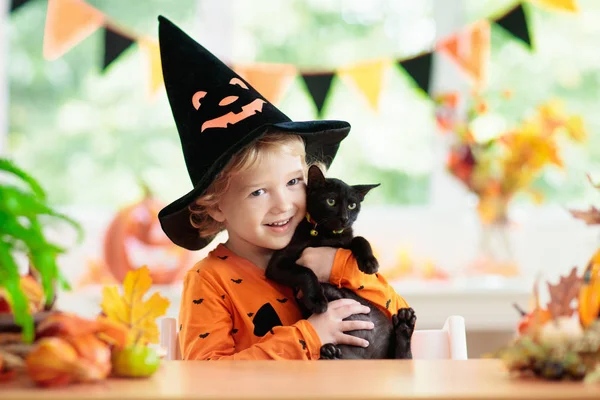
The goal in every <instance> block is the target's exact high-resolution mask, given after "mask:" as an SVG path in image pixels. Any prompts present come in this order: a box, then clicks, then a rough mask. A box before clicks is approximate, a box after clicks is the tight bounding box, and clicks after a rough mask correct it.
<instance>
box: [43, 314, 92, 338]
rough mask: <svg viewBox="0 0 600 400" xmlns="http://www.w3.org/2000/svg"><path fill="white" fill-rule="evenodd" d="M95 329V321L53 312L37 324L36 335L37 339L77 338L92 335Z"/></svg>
mask: <svg viewBox="0 0 600 400" xmlns="http://www.w3.org/2000/svg"><path fill="white" fill-rule="evenodd" d="M96 329H97V324H96V321H93V320H89V319H84V318H81V317H79V316H77V315H76V314H71V313H65V312H54V313H52V314H50V316H48V317H47V318H45V319H44V320H43V321H42V322H40V323H39V325H38V327H37V329H36V334H37V336H38V337H48V336H79V335H85V334H88V333H94V332H95V331H96Z"/></svg>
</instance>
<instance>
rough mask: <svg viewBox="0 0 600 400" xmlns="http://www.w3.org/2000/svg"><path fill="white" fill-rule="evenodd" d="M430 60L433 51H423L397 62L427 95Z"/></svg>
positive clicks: (429, 79) (429, 78)
mask: <svg viewBox="0 0 600 400" xmlns="http://www.w3.org/2000/svg"><path fill="white" fill-rule="evenodd" d="M432 60H433V53H425V54H421V55H418V56H417V57H414V58H409V59H408V60H403V61H399V62H398V65H399V66H400V67H402V69H404V70H405V71H406V72H407V73H408V74H409V75H410V76H411V77H412V78H413V80H414V81H415V83H416V84H417V86H419V87H420V88H421V89H422V90H423V91H424V92H425V93H426V94H427V95H429V83H430V81H431V61H432Z"/></svg>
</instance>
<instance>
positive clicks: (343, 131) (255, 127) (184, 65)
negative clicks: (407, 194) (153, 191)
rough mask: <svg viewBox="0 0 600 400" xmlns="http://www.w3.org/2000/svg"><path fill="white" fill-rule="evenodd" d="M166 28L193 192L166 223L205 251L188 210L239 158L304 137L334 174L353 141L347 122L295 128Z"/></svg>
mask: <svg viewBox="0 0 600 400" xmlns="http://www.w3.org/2000/svg"><path fill="white" fill-rule="evenodd" d="M158 21H159V43H160V56H161V63H162V73H163V79H164V83H165V88H166V91H167V97H168V99H169V104H170V106H171V111H172V112H173V118H174V119H175V124H176V126H177V130H178V132H179V139H180V141H181V147H182V149H183V155H184V159H185V163H186V166H187V170H188V173H189V176H190V179H191V181H192V185H193V189H192V190H191V191H190V192H188V193H187V194H185V195H184V196H182V197H181V198H179V199H177V200H175V201H174V202H172V203H171V204H169V205H168V206H166V207H165V208H163V209H162V210H161V211H160V212H159V214H158V218H159V220H160V224H161V226H162V229H163V231H164V232H165V233H166V235H167V236H168V237H169V239H171V240H172V241H173V243H175V244H177V245H179V246H181V247H183V248H186V249H188V250H199V249H202V248H203V247H205V246H206V245H208V244H209V243H210V242H211V241H212V239H214V237H208V238H202V237H200V234H199V232H198V229H196V228H194V227H193V226H192V225H191V223H190V211H189V209H188V206H189V205H190V204H191V203H192V202H193V201H194V200H195V199H196V198H197V197H198V196H200V195H202V194H203V193H204V191H205V190H206V189H207V188H208V187H209V185H210V184H211V183H212V181H213V180H214V179H215V177H216V175H217V174H218V173H219V172H220V171H221V170H222V169H223V168H224V167H225V165H226V164H227V162H228V161H229V160H230V159H231V158H232V156H233V155H234V154H235V153H237V152H239V151H240V150H241V149H243V148H244V147H245V146H247V145H249V144H250V143H252V142H253V141H254V140H256V139H258V138H260V137H261V136H263V135H264V134H265V133H267V131H268V130H269V129H275V130H277V131H278V132H283V133H290V134H296V135H299V136H301V137H302V138H303V139H304V141H305V143H306V152H307V156H308V157H309V158H310V159H312V160H318V161H321V162H323V163H324V164H325V165H326V166H329V165H330V164H331V162H332V161H333V159H334V157H335V155H336V153H337V151H338V148H339V145H340V142H341V141H342V140H343V139H344V138H345V137H346V136H347V135H348V132H349V131H350V124H349V123H347V122H345V121H321V120H317V121H292V120H290V118H288V117H287V116H286V115H285V114H284V113H282V112H281V111H280V110H278V109H277V108H276V107H275V106H274V105H273V104H271V103H270V102H269V101H268V100H267V99H265V98H264V97H263V96H262V95H261V94H260V93H258V91H256V90H255V89H254V88H253V87H252V86H251V85H250V84H249V83H248V82H246V81H245V80H244V79H243V78H242V77H240V76H239V75H237V74H236V73H235V72H234V71H232V70H231V69H230V68H229V67H228V66H227V65H225V64H224V63H223V62H222V61H220V60H219V59H218V58H216V57H215V56H214V55H213V54H211V53H210V52H209V51H208V50H207V49H205V48H204V47H202V46H201V45H200V44H199V43H197V42H196V41H195V40H193V39H192V38H191V37H189V36H188V35H187V34H186V33H185V32H183V31H182V30H181V29H179V28H178V27H177V26H175V25H174V24H173V23H172V22H171V21H169V20H168V19H166V18H165V17H163V16H159V17H158Z"/></svg>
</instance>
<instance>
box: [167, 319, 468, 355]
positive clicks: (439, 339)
mask: <svg viewBox="0 0 600 400" xmlns="http://www.w3.org/2000/svg"><path fill="white" fill-rule="evenodd" d="M411 344H412V346H411V348H412V353H413V359H421V360H432V359H450V360H466V359H467V358H468V357H467V334H466V329H465V319H464V318H463V317H461V316H458V315H453V316H450V317H448V318H447V319H446V322H445V323H444V326H443V327H442V329H422V330H415V331H414V333H413V336H412V343H411ZM160 346H161V347H162V348H163V349H164V350H165V353H166V355H165V360H180V359H181V353H180V351H179V340H178V335H177V320H176V319H175V318H162V320H161V322H160Z"/></svg>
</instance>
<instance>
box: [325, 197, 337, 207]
mask: <svg viewBox="0 0 600 400" xmlns="http://www.w3.org/2000/svg"><path fill="white" fill-rule="evenodd" d="M327 204H328V205H330V206H332V207H333V206H335V199H327Z"/></svg>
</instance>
